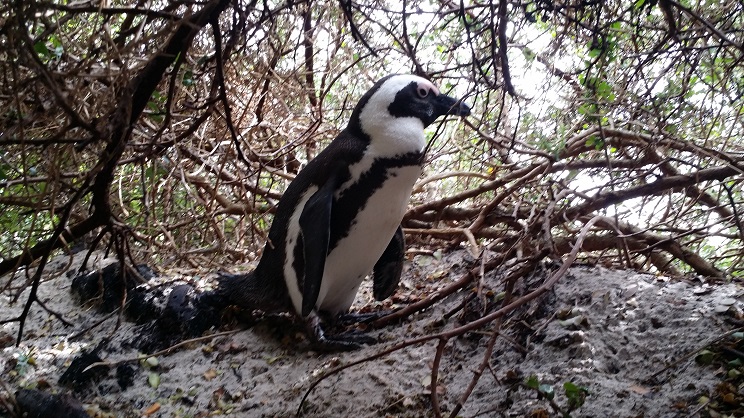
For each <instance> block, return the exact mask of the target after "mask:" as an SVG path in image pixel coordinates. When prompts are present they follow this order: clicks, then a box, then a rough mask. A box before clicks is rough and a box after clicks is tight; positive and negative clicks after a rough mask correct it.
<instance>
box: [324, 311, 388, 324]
mask: <svg viewBox="0 0 744 418" xmlns="http://www.w3.org/2000/svg"><path fill="white" fill-rule="evenodd" d="M395 311H396V309H390V310H384V311H377V312H365V313H356V312H355V313H352V312H347V313H343V314H341V315H339V316H338V317H337V318H336V321H337V322H338V324H340V325H342V326H349V325H355V324H369V323H370V322H374V321H377V320H378V319H380V318H382V317H384V316H388V315H390V314H392V313H393V312H395Z"/></svg>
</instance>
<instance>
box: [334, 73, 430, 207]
mask: <svg viewBox="0 0 744 418" xmlns="http://www.w3.org/2000/svg"><path fill="white" fill-rule="evenodd" d="M411 82H416V83H418V88H419V89H425V90H427V91H429V94H436V95H438V94H439V89H437V88H436V86H434V84H432V83H431V82H430V81H428V80H426V79H424V78H421V77H417V76H414V75H396V76H393V77H391V78H389V79H388V80H387V81H385V83H384V84H383V85H382V86H380V88H379V89H378V90H377V91H376V92H375V94H374V95H372V97H370V99H369V101H368V102H367V103H366V104H365V106H364V108H363V109H362V112H361V114H360V115H359V119H360V121H361V125H362V130H363V131H364V132H365V133H366V134H367V135H369V137H370V141H371V142H370V144H369V146H368V147H367V149H366V150H365V151H364V157H362V159H361V160H359V161H358V162H357V163H355V164H353V165H351V166H350V167H349V173H350V174H351V178H350V179H349V180H347V181H346V182H344V183H343V184H342V185H341V186H340V187H339V188H338V190H337V191H336V198H338V197H340V196H341V194H342V192H343V191H344V190H346V189H348V188H349V186H351V185H352V184H354V183H356V182H357V181H359V177H361V175H362V173H364V172H366V171H367V170H369V169H370V167H372V164H373V163H374V161H375V159H377V158H378V157H383V158H385V157H395V156H397V155H402V154H406V153H409V152H422V151H423V150H424V147H426V138H425V137H424V124H423V122H421V119H419V118H416V117H407V118H403V117H396V116H393V115H391V114H390V111H389V110H388V106H390V103H392V102H393V100H395V95H396V94H398V91H400V89H402V88H403V87H406V86H408V85H409V84H411ZM406 203H407V202H406Z"/></svg>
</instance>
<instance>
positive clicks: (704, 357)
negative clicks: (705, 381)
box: [695, 350, 716, 365]
mask: <svg viewBox="0 0 744 418" xmlns="http://www.w3.org/2000/svg"><path fill="white" fill-rule="evenodd" d="M715 357H716V353H714V352H712V351H710V350H702V351H701V352H699V353H698V355H697V356H695V361H696V362H698V363H699V364H705V365H708V364H711V363H713V359H715Z"/></svg>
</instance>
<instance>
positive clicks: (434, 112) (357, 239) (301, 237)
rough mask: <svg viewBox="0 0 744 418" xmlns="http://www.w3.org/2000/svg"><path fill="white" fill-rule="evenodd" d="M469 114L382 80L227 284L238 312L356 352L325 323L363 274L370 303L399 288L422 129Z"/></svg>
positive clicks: (417, 85) (298, 181) (449, 101)
mask: <svg viewBox="0 0 744 418" xmlns="http://www.w3.org/2000/svg"><path fill="white" fill-rule="evenodd" d="M469 114H470V108H469V107H468V106H467V105H465V104H464V103H462V102H461V101H459V100H457V99H455V98H452V97H450V96H447V95H445V94H442V93H441V92H440V91H439V89H438V88H437V87H436V86H435V85H434V84H433V83H432V82H430V81H428V80H426V79H425V78H422V77H418V76H415V75H404V74H397V75H389V76H387V77H384V78H382V79H380V80H379V81H377V82H376V83H375V84H374V85H373V86H372V88H371V89H370V90H369V91H367V92H366V93H365V94H364V95H363V96H362V98H361V99H360V100H359V102H358V104H357V105H356V107H355V108H354V110H353V112H352V114H351V118H350V120H349V122H348V125H347V126H346V128H344V129H343V130H342V131H341V132H340V133H339V134H338V136H337V137H336V138H335V139H334V140H333V141H332V142H331V143H330V144H329V145H328V146H327V147H326V148H325V149H324V150H323V151H321V152H320V153H319V154H318V155H317V156H316V157H315V158H314V159H312V160H311V161H310V162H308V164H307V165H306V166H305V167H304V168H303V169H302V170H301V171H300V172H299V173H298V174H297V176H296V177H295V178H294V180H293V181H292V182H291V183H290V185H289V187H288V188H287V190H286V191H285V193H284V194H283V196H282V197H281V199H280V200H279V203H278V206H277V209H276V213H275V216H274V219H273V222H272V225H271V228H270V230H269V235H268V241H267V243H266V245H265V247H264V250H263V253H262V255H261V258H260V260H259V262H258V265H257V266H256V268H255V270H254V271H253V272H251V273H248V274H247V275H242V276H230V277H225V278H224V279H229V280H234V281H235V282H233V283H231V284H229V285H227V286H224V287H225V288H226V289H229V294H228V295H226V296H227V297H228V298H230V299H231V300H232V302H233V303H234V304H236V305H238V306H239V307H244V308H249V309H257V310H261V311H264V312H275V311H290V312H294V313H296V314H297V315H298V316H300V317H302V318H304V319H305V321H306V323H307V326H308V331H309V332H308V333H309V334H310V335H309V336H310V338H311V339H312V340H313V341H314V343H316V345H317V346H318V347H324V348H328V349H329V350H345V349H353V348H357V347H358V346H359V343H358V342H356V341H354V340H353V338H347V337H345V336H342V335H339V336H326V335H325V333H324V331H323V322H324V318H334V317H336V316H338V315H340V314H343V313H345V312H347V311H348V309H349V308H350V307H351V305H352V303H353V301H354V298H355V297H356V294H357V290H358V289H359V286H360V284H361V283H362V281H363V279H364V278H365V277H366V276H368V275H369V274H370V273H371V275H372V278H373V295H374V297H375V299H377V300H383V299H385V298H387V297H389V296H391V295H392V294H393V293H394V292H395V289H396V288H397V286H398V282H399V280H400V276H401V272H402V270H403V261H404V256H405V239H404V235H403V230H402V228H401V225H400V223H401V220H402V219H403V215H404V214H405V212H406V208H407V205H408V201H409V199H410V197H411V192H412V190H413V186H414V183H415V182H416V180H417V179H418V178H419V176H420V175H421V173H422V164H423V162H424V153H425V148H426V137H425V135H424V128H426V127H427V126H428V125H430V124H431V123H433V122H434V121H435V120H436V119H437V118H439V117H440V116H444V115H455V116H468V115H469Z"/></svg>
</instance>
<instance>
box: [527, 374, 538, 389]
mask: <svg viewBox="0 0 744 418" xmlns="http://www.w3.org/2000/svg"><path fill="white" fill-rule="evenodd" d="M524 384H525V385H527V387H528V388H532V389H537V388H538V387H539V386H540V382H538V380H537V376H535V375H532V376H530V377H528V378H527V380H526V381H525V382H524Z"/></svg>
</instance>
